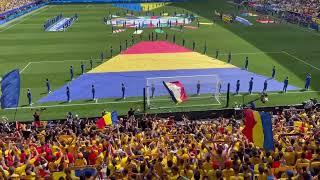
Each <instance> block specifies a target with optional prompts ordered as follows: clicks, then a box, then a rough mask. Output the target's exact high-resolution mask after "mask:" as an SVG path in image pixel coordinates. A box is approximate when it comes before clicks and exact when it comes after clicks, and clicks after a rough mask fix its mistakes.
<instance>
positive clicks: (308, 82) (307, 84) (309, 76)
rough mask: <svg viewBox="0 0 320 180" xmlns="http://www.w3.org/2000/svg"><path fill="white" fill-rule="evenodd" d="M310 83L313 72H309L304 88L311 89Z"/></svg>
mask: <svg viewBox="0 0 320 180" xmlns="http://www.w3.org/2000/svg"><path fill="white" fill-rule="evenodd" d="M310 84H311V74H310V73H308V74H307V77H306V84H305V85H304V89H305V90H306V91H307V90H309V87H310Z"/></svg>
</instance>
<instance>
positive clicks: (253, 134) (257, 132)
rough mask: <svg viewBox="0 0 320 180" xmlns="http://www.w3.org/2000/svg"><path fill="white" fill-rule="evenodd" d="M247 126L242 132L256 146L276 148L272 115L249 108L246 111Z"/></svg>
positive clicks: (269, 148)
mask: <svg viewBox="0 0 320 180" xmlns="http://www.w3.org/2000/svg"><path fill="white" fill-rule="evenodd" d="M244 114H245V127H244V129H243V130H242V133H243V134H244V135H245V136H246V138H247V139H248V140H249V141H250V142H253V143H254V144H255V145H256V146H258V147H262V148H264V149H266V150H273V149H274V142H273V132H272V121H271V115H270V114H269V113H267V112H258V111H253V110H251V109H247V110H246V111H245V112H244Z"/></svg>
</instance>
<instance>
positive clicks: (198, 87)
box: [197, 81, 201, 96]
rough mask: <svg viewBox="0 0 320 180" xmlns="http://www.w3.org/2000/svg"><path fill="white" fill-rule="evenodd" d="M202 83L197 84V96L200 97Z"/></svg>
mask: <svg viewBox="0 0 320 180" xmlns="http://www.w3.org/2000/svg"><path fill="white" fill-rule="evenodd" d="M200 87H201V85H200V81H198V82H197V95H198V96H199V95H200Z"/></svg>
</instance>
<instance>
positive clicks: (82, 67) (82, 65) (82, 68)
mask: <svg viewBox="0 0 320 180" xmlns="http://www.w3.org/2000/svg"><path fill="white" fill-rule="evenodd" d="M80 67H81V74H84V64H83V62H81V65H80Z"/></svg>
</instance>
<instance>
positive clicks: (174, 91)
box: [163, 81, 188, 103]
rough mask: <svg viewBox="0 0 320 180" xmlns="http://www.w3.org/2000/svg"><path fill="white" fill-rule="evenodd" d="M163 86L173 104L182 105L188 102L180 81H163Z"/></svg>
mask: <svg viewBox="0 0 320 180" xmlns="http://www.w3.org/2000/svg"><path fill="white" fill-rule="evenodd" d="M163 85H164V86H165V87H166V89H167V90H168V92H169V94H170V95H171V98H172V100H173V101H174V102H175V103H182V102H184V101H186V100H188V96H187V93H186V91H185V90H184V86H183V84H182V83H181V82H180V81H174V82H164V81H163Z"/></svg>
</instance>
